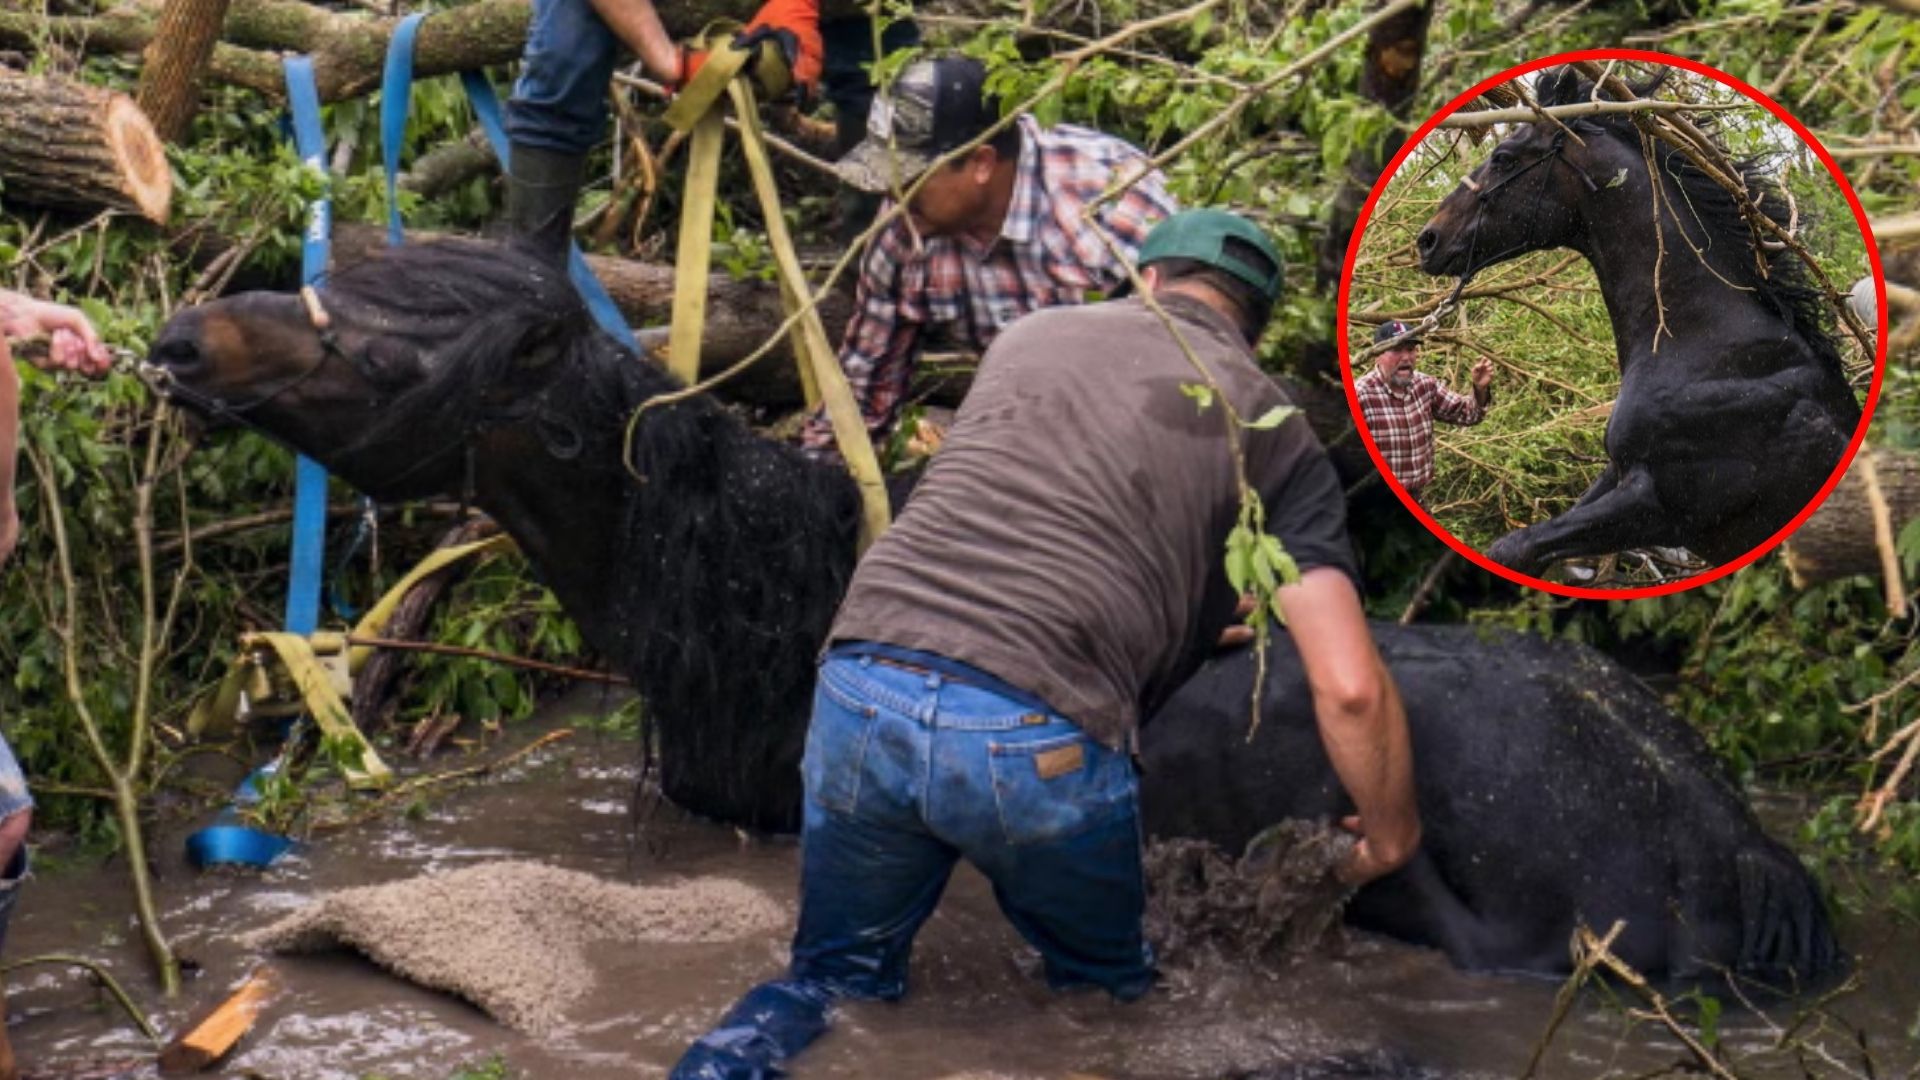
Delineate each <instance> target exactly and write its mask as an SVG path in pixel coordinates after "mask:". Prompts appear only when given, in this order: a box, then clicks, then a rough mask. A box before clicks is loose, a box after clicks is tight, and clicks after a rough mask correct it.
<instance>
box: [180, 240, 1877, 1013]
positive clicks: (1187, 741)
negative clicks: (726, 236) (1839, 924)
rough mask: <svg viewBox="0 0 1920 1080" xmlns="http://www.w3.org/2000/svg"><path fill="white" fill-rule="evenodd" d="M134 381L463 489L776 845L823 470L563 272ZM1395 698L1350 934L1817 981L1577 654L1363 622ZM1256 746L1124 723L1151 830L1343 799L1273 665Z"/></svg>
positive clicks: (1223, 831)
mask: <svg viewBox="0 0 1920 1080" xmlns="http://www.w3.org/2000/svg"><path fill="white" fill-rule="evenodd" d="M152 361H153V363H154V364H155V365H157V366H158V371H159V374H158V376H157V380H158V381H159V382H160V383H161V384H162V385H163V386H164V387H165V388H166V389H167V392H169V393H171V394H172V395H173V396H174V397H175V398H176V399H177V400H180V401H182V402H184V403H185V404H187V405H189V406H190V407H192V408H194V409H195V410H196V411H198V412H200V413H202V414H204V415H207V416H211V417H223V418H226V419H229V420H233V421H238V422H242V423H246V424H248V425H251V426H253V427H256V428H258V429H260V430H261V431H264V432H266V433H267V434H269V435H271V436H273V437H275V438H277V439H280V440H282V441H284V442H286V443H288V444H290V445H292V446H294V447H296V448H297V449H300V450H301V451H303V452H305V453H307V454H310V455H312V456H314V457H316V458H318V459H319V460H321V461H322V462H324V463H325V464H326V465H327V466H328V467H329V468H330V469H332V470H334V471H335V472H336V473H338V474H339V475H341V476H343V477H345V478H346V479H347V480H348V481H349V482H351V483H352V484H354V485H355V486H357V487H359V488H360V489H362V490H363V491H366V492H368V493H370V494H372V495H374V496H376V497H379V498H383V499H398V498H409V497H416V496H421V495H426V494H429V493H446V492H455V491H459V490H461V489H462V488H463V487H467V486H470V494H471V495H472V497H473V499H474V501H475V502H476V503H477V504H478V505H480V506H481V507H483V508H485V509H486V510H487V511H488V512H490V513H491V514H493V515H494V516H495V517H496V518H497V519H498V520H499V521H500V523H501V524H502V525H503V526H504V527H505V528H506V529H507V530H508V531H509V532H510V533H511V534H512V535H513V536H514V538H515V539H516V540H518V541H519V543H520V546H521V547H522V549H523V550H524V551H525V552H526V554H527V557H528V559H529V560H530V561H531V562H532V564H533V566H534V567H535V569H536V570H537V571H538V572H539V573H540V575H541V576H542V577H543V578H544V579H545V580H546V582H547V584H548V585H550V586H551V587H552V588H553V590H554V592H555V594H556V595H557V596H558V597H559V599H560V602H561V603H562V604H563V605H564V606H565V607H566V609H567V611H568V612H569V613H570V614H572V615H573V616H574V617H575V618H576V619H577V620H578V621H579V623H580V625H581V629H582V631H583V632H584V633H585V634H586V635H587V637H588V639H589V640H591V641H593V642H594V643H595V644H596V645H597V646H598V647H599V648H600V649H601V650H603V651H604V652H606V653H607V654H608V655H609V656H610V657H611V658H612V659H613V660H614V661H615V662H616V663H617V664H619V665H620V666H621V667H622V668H623V669H624V670H625V671H627V672H628V673H629V674H630V675H631V676H632V677H633V680H634V682H635V684H636V685H637V686H638V688H639V690H640V692H641V694H642V695H643V697H644V698H645V700H646V704H647V712H648V716H649V718H650V720H651V722H652V723H653V724H654V725H655V727H656V732H657V740H656V741H657V743H658V746H659V751H660V754H661V759H660V774H659V775H660V782H661V786H662V789H663V791H664V793H665V794H666V796H667V797H668V798H670V799H672V800H673V801H674V802H675V803H677V804H679V805H680V806H682V807H684V808H686V809H688V810H691V811H694V812H696V813H700V814H704V815H707V816H709V817H713V818H716V819H719V820H721V821H725V822H731V823H734V824H739V825H744V826H748V827H751V828H757V829H769V830H790V829H793V828H794V827H795V825H796V823H797V819H798V810H799V802H800V771H799V767H798V766H799V760H800V751H801V746H802V742H803V738H804V733H805V730H806V724H807V714H808V704H809V701H810V698H811V690H812V684H813V670H814V668H813V665H814V658H815V656H816V655H817V654H818V652H819V650H820V647H821V644H822V639H823V637H824V636H825V634H826V632H827V627H828V623H829V620H830V618H831V615H832V613H833V610H834V607H835V606H836V604H837V603H838V601H839V598H840V595H841V593H842V591H843V590H844V589H845V586H846V582H847V580H848V577H849V575H850V573H851V571H852V567H853V561H854V545H855V533H856V523H857V521H858V519H859V508H858V498H857V495H856V494H855V490H854V486H853V483H852V481H851V480H850V479H849V478H848V477H847V475H846V474H845V473H844V472H843V471H842V470H840V469H839V468H837V467H829V466H823V465H820V464H817V463H815V462H813V461H810V460H808V459H807V458H805V457H804V456H802V455H800V454H799V453H798V452H797V451H795V450H793V449H792V448H790V447H788V446H785V445H783V444H779V443H775V442H771V441H767V440H764V439H761V438H758V437H756V436H755V435H754V434H753V433H752V432H751V431H749V430H748V429H747V427H746V426H745V425H744V424H742V423H740V422H739V421H738V420H737V419H736V418H735V417H733V416H732V415H731V414H729V413H728V412H727V411H726V410H725V409H724V408H722V407H721V406H719V405H718V404H716V403H715V402H713V401H711V400H709V399H706V398H692V399H688V400H684V401H679V402H676V403H673V404H662V405H657V407H647V408H644V409H643V410H642V411H641V412H639V414H638V416H637V419H636V420H634V422H633V423H632V424H631V437H630V439H629V435H628V431H629V425H628V423H627V422H626V421H627V418H628V417H629V416H632V415H634V410H635V408H636V407H639V406H643V405H646V404H647V403H650V402H655V400H656V399H657V398H658V397H659V396H660V395H662V394H665V393H668V392H670V391H673V390H675V389H677V387H676V386H675V384H674V382H673V380H672V379H671V377H670V376H668V375H667V374H665V373H664V372H662V371H660V370H659V369H657V368H655V367H653V366H652V365H649V364H646V363H643V362H641V361H640V360H638V359H637V358H635V357H634V356H633V355H632V354H630V353H628V352H626V351H625V350H624V349H622V348H621V347H620V346H619V345H618V344H617V343H615V342H614V341H613V340H612V339H610V338H608V337H607V336H605V335H604V334H602V333H600V332H599V331H598V330H596V329H594V328H592V326H591V323H590V322H589V321H588V320H587V318H586V315H585V312H584V311H583V309H582V308H581V306H580V303H579V300H578V298H577V297H576V296H575V294H574V293H573V291H572V289H571V287H570V286H568V285H567V284H566V282H565V280H564V279H562V278H559V277H556V276H554V275H553V274H551V273H549V272H548V271H547V270H546V269H545V268H544V267H542V266H541V265H539V264H538V263H537V262H535V261H533V260H530V259H527V258H525V257H523V256H521V255H519V254H518V253H515V252H512V251H509V250H502V249H499V248H495V247H491V246H487V245H481V244H473V243H454V244H442V245H436V246H432V247H418V248H406V249H402V250H400V251H398V252H396V253H393V254H389V255H386V256H384V257H382V258H380V259H378V260H376V261H374V262H371V263H367V264H364V265H361V266H357V267H354V268H352V269H350V270H348V271H345V272H343V273H341V274H339V275H337V276H336V277H335V278H334V279H333V280H332V281H331V282H330V283H329V285H328V286H327V287H326V288H325V289H324V290H322V291H321V293H320V294H318V297H317V299H316V301H315V303H314V304H313V305H312V306H307V305H303V304H302V302H301V300H300V299H298V298H296V297H293V296H288V295H276V294H261V293H256V294H249V295H245V296H239V297H235V298H232V299H228V300H222V301H219V302H216V303H213V304H209V305H206V306H204V307H200V308H195V309H192V310H189V311H186V312H183V313H181V314H180V315H178V316H176V317H175V319H174V320H173V322H171V323H170V324H169V325H168V326H167V328H166V329H165V331H164V332H163V333H162V334H161V336H160V338H159V340H158V341H157V342H156V344H155V345H154V349H153V354H152ZM1380 638H1381V643H1382V650H1383V653H1384V655H1385V656H1386V657H1387V660H1388V662H1389V664H1390V665H1391V666H1392V668H1393V670H1394V673H1395V675H1396V677H1397V678H1398V679H1399V681H1400V684H1401V687H1402V692H1403V695H1404V696H1405V698H1406V700H1407V702H1408V710H1409V723H1410V725H1411V727H1412V730H1413V737H1414V742H1415V747H1416V754H1417V758H1418V764H1417V769H1418V775H1419V784H1420V805H1421V812H1422V815H1423V817H1424V820H1425V822H1426V840H1425V847H1424V851H1423V852H1422V854H1421V855H1420V856H1418V858H1417V859H1416V860H1415V862H1414V863H1413V864H1412V865H1411V866H1410V867H1409V868H1407V869H1406V870H1404V871H1402V872H1401V873H1398V874H1395V875H1392V876H1390V877H1388V878H1386V879H1383V880H1381V881H1379V882H1375V883H1374V884H1372V885H1370V886H1369V887H1368V888H1367V889H1366V890H1364V891H1363V892H1362V893H1361V895H1360V898H1359V900H1358V902H1357V905H1356V907H1355V909H1354V911H1355V915H1356V918H1357V919H1358V921H1360V922H1361V924H1362V925H1366V926H1371V927H1374V928H1377V929H1380V930H1383V931H1385V932H1388V933H1392V934H1396V935H1398V936H1401V937H1403V938H1406V939H1408V940H1412V941H1416V942H1422V943H1426V944H1431V945H1435V946H1439V947H1441V948H1444V949H1446V950H1447V953H1448V955H1449V956H1450V957H1452V958H1453V959H1454V961H1455V962H1456V963H1459V964H1461V965H1463V966H1470V967H1476V968H1494V969H1512V970H1526V971H1558V970H1563V969H1565V968H1566V966H1567V955H1566V942H1567V939H1568V935H1569V933H1570V931H1571V930H1572V928H1573V926H1574V925H1575V923H1576V922H1578V921H1582V920H1584V921H1587V922H1590V923H1593V924H1595V925H1598V926H1601V927H1605V926H1607V925H1610V923H1611V921H1612V920H1613V919H1616V918H1620V919H1627V920H1628V921H1629V923H1630V925H1631V926H1632V928H1633V933H1632V934H1631V935H1630V936H1629V938H1628V939H1627V943H1626V947H1627V949H1628V951H1627V953H1626V955H1627V956H1628V959H1629V960H1630V962H1632V963H1635V964H1637V965H1640V966H1642V967H1643V968H1644V969H1645V970H1647V971H1649V972H1658V973H1686V972H1691V971H1698V970H1701V969H1702V967H1703V966H1706V967H1711V966H1724V967H1727V968H1732V969H1738V970H1742V971H1747V972H1751V973H1755V974H1758V975H1762V976H1767V977H1781V978H1784V977H1787V976H1789V975H1791V976H1793V977H1796V978H1801V979H1805V978H1810V977H1813V976H1815V975H1817V974H1819V973H1821V972H1823V971H1826V970H1828V969H1830V968H1832V967H1833V966H1834V965H1835V964H1836V963H1838V957H1839V953H1838V951H1837V949H1836V947H1835V945H1834V943H1833V939H1832V937H1831V934H1830V933H1829V930H1828V927H1827V922H1826V916H1825V912H1824V908H1823V906H1822V904H1821V900H1820V897H1819V893H1818V890H1817V888H1816V887H1815V886H1814V884H1813V882H1812V880H1811V878H1810V877H1809V876H1808V875H1807V874H1806V872H1805V870H1804V869H1802V867H1801V866H1800V864H1799V863H1798V861H1797V860H1795V859H1794V857H1793V856H1792V855H1791V853H1789V852H1787V851H1786V850H1785V849H1784V848H1782V847H1780V846H1779V845H1778V844H1776V843H1774V842H1773V841H1772V840H1770V839H1768V838H1767V837H1766V835H1765V834H1764V833H1763V832H1762V831H1761V830H1760V828H1759V826H1758V825H1757V824H1756V823H1755V822H1754V820H1753V817H1752V815H1751V813H1750V812H1749V811H1748V810H1747V808H1746V806H1745V804H1744V803H1743V802H1742V801H1741V800H1740V798H1739V797H1738V795H1737V793H1736V792H1735V791H1734V790H1733V788H1732V787H1731V786H1730V785H1728V784H1727V783H1726V782H1725V781H1724V780H1723V779H1722V778H1721V777H1720V775H1719V773H1718V771H1717V769H1716V766H1715V764H1714V762H1713V760H1712V758H1711V755H1710V754H1709V753H1708V751H1707V750H1706V748H1705V746H1704V745H1703V744H1702V743H1701V741H1700V740H1699V738H1698V737H1697V736H1696V735H1694V734H1693V732H1692V731H1691V730H1690V729H1688V728H1687V727H1686V726H1685V725H1684V724H1681V723H1680V722H1678V721H1677V720H1675V719H1674V718H1673V717H1671V716H1670V715H1667V714H1666V713H1665V712H1664V711H1663V710H1661V709H1660V708H1659V705H1658V703H1657V702H1656V701H1654V700H1653V699H1652V697H1651V695H1649V694H1647V692H1646V691H1645V690H1644V689H1642V688H1640V687H1639V686H1638V684H1637V683H1635V682H1634V681H1633V680H1632V678H1631V676H1629V675H1627V674H1626V673H1625V672H1623V671H1621V670H1619V669H1618V668H1617V667H1615V666H1613V665H1612V664H1610V663H1609V662H1607V661H1606V660H1605V659H1604V658H1601V657H1600V656H1598V654H1595V653H1593V652H1591V651H1589V650H1585V649H1581V648H1577V647H1574V646H1550V645H1548V644H1546V643H1543V642H1540V641H1538V640H1536V639H1531V638H1525V637H1521V636H1514V635H1508V636H1504V637H1498V638H1492V639H1488V640H1481V639H1480V638H1479V637H1477V636H1476V635H1474V634H1473V633H1472V632H1469V631H1460V630H1447V629H1439V630H1435V629H1430V628H1419V627H1411V628H1381V629H1380ZM1272 655H1273V672H1272V676H1271V677H1272V683H1271V685H1270V687H1269V690H1270V692H1269V693H1268V694H1267V695H1266V706H1265V712H1264V714H1263V716H1262V717H1261V723H1260V728H1259V735H1258V737H1257V738H1255V739H1254V740H1253V741H1252V742H1250V743H1249V742H1248V741H1247V739H1246V731H1247V724H1248V717H1247V716H1246V713H1245V710H1246V704H1245V703H1246V701H1247V700H1248V697H1249V690H1250V688H1251V681H1252V679H1253V676H1254V671H1255V664H1254V662H1253V661H1254V658H1253V656H1252V655H1251V654H1250V653H1249V652H1247V651H1245V650H1242V651H1240V652H1237V653H1233V654H1229V655H1225V656H1222V657H1220V658H1218V659H1217V660H1215V661H1214V662H1213V663H1211V664H1210V665H1209V666H1208V667H1207V668H1206V669H1205V670H1204V671H1202V672H1201V673H1200V675H1199V676H1197V677H1196V678H1195V679H1194V680H1192V681H1191V682H1190V683H1189V684H1187V685H1186V686H1185V687H1183V688H1182V689H1181V690H1180V691H1179V692H1178V693H1177V694H1176V696H1175V698H1174V700H1173V702H1172V703H1171V704H1170V705H1169V706H1168V707H1167V708H1166V709H1165V710H1163V711H1162V712H1161V714H1160V715H1158V716H1157V717H1155V718H1154V719H1153V720H1152V721H1151V722H1150V723H1149V724H1148V725H1147V727H1146V729H1145V743H1146V747H1145V752H1144V759H1145V770H1144V777H1145V781H1144V793H1143V799H1144V803H1145V814H1146V818H1147V821H1148V825H1149V829H1150V830H1151V831H1153V832H1154V833H1156V834H1157V835H1162V836H1194V837H1199V838H1202V839H1208V840H1213V841H1215V842H1218V843H1222V844H1225V845H1229V846H1234V847H1237V846H1238V845H1240V844H1241V843H1243V842H1244V841H1245V839H1246V837H1248V836H1250V835H1251V834H1252V833H1253V832H1254V831H1256V830H1257V829H1258V827H1259V826H1261V825H1263V824H1266V823H1269V822H1274V821H1278V820H1281V819H1284V818H1312V819H1317V820H1325V819H1326V818H1327V817H1329V816H1330V815H1333V814H1336V813H1339V812H1341V805H1342V799H1343V796H1342V795H1341V793H1340V788H1339V785H1338V783H1337V781H1336V779H1335V778H1334V775H1333V772H1332V770H1331V768H1330V767H1329V766H1328V764H1327V762H1326V759H1325V757H1324V755H1323V754H1321V753H1320V752H1319V750H1318V737H1317V734H1316V728H1315V720H1314V716H1313V710H1312V708H1311V704H1310V700H1309V697H1308V695H1307V693H1306V691H1305V689H1304V687H1305V681H1304V674H1303V672H1302V671H1301V668H1300V664H1299V662H1298V659H1297V657H1296V656H1295V655H1294V653H1293V650H1292V648H1291V647H1290V645H1288V644H1286V643H1284V642H1283V643H1281V644H1279V645H1277V646H1276V647H1275V649H1274V652H1273V654H1272Z"/></svg>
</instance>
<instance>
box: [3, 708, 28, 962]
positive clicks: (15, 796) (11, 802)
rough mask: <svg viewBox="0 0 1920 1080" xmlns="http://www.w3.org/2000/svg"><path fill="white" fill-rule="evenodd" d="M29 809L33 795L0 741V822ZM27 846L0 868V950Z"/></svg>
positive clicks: (24, 865) (17, 763)
mask: <svg viewBox="0 0 1920 1080" xmlns="http://www.w3.org/2000/svg"><path fill="white" fill-rule="evenodd" d="M32 808H33V795H32V793H31V792H29V791H28V790H27V778H26V776H25V775H24V774H23V773H22V772H21V771H20V761H19V759H18V758H15V757H14V756H13V747H11V746H9V745H7V740H6V739H5V738H0V821H4V820H6V819H7V818H10V817H12V816H13V815H15V814H18V813H20V812H21V811H23V810H30V809H32ZM27 865H28V864H27V845H26V844H24V843H23V844H21V845H20V847H19V849H18V850H16V851H15V852H14V853H13V857H12V858H10V859H8V860H7V865H6V866H4V867H0V948H5V946H6V942H7V926H8V924H9V923H11V922H12V921H13V906H14V904H15V903H16V902H17V901H18V900H19V898H20V883H21V882H22V881H24V880H25V879H26V876H27Z"/></svg>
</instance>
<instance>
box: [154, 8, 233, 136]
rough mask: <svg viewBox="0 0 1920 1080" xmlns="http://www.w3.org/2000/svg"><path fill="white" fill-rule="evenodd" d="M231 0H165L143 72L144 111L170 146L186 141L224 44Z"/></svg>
mask: <svg viewBox="0 0 1920 1080" xmlns="http://www.w3.org/2000/svg"><path fill="white" fill-rule="evenodd" d="M226 17H227V0H167V4H166V7H165V8H163V9H162V10H161V12H160V18H159V20H158V22H157V23H156V24H155V29H154V35H153V42H152V43H151V44H149V45H148V46H147V51H146V63H145V64H144V65H142V67H141V69H140V97H139V102H140V109H141V111H143V112H145V113H146V114H147V118H148V119H149V120H152V121H153V127H154V130H155V131H157V132H159V133H160V137H161V138H163V139H165V140H167V141H168V142H178V141H179V140H180V139H182V138H184V137H186V134H187V129H188V128H189V127H190V126H191V125H192V124H193V114H194V113H195V112H197V111H198V110H199V108H200V83H201V80H202V77H203V76H204V75H205V74H206V68H207V61H208V60H210V59H212V57H213V47H214V46H215V45H216V44H218V43H219V41H220V26H221V24H222V23H223V22H224V21H225V20H226Z"/></svg>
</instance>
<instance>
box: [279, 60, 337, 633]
mask: <svg viewBox="0 0 1920 1080" xmlns="http://www.w3.org/2000/svg"><path fill="white" fill-rule="evenodd" d="M285 67H286V76H287V104H288V106H289V108H290V109H291V110H292V112H293V142H294V148H295V149H296V150H297V151H298V152H299V154H300V160H302V161H304V162H306V163H307V167H308V168H312V169H318V170H320V172H321V174H322V175H325V173H326V167H327V166H326V160H325V159H326V152H327V144H326V137H325V136H324V135H323V134H322V132H321V130H320V94H319V91H318V90H317V89H316V88H315V86H314V82H313V61H312V60H311V59H309V58H307V57H304V56H290V57H287V58H286V61H285ZM309 210H310V216H309V217H308V219H307V235H306V240H305V243H304V244H303V245H302V248H301V252H300V281H301V283H302V284H305V285H312V284H313V283H315V282H317V281H319V280H320V278H321V276H322V275H324V274H325V273H326V272H327V244H328V239H329V237H330V235H331V233H332V231H333V208H332V205H331V204H330V202H329V201H328V199H327V196H326V195H325V194H322V195H321V197H320V198H318V199H316V200H314V203H313V205H312V206H311V207H310V208H309ZM326 527H327V470H326V469H324V468H322V467H321V465H320V463H319V462H317V461H314V460H312V459H310V458H308V457H306V456H305V455H301V457H300V459H299V462H298V464H297V465H296V466H295V468H294V486H293V559H292V570H291V575H290V577H289V579H288V582H287V617H286V628H287V630H289V631H291V632H292V633H295V634H311V633H313V631H314V629H315V628H316V627H317V626H318V625H319V623H320V575H321V570H322V565H323V562H324V559H325V555H326V544H327V535H326Z"/></svg>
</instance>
